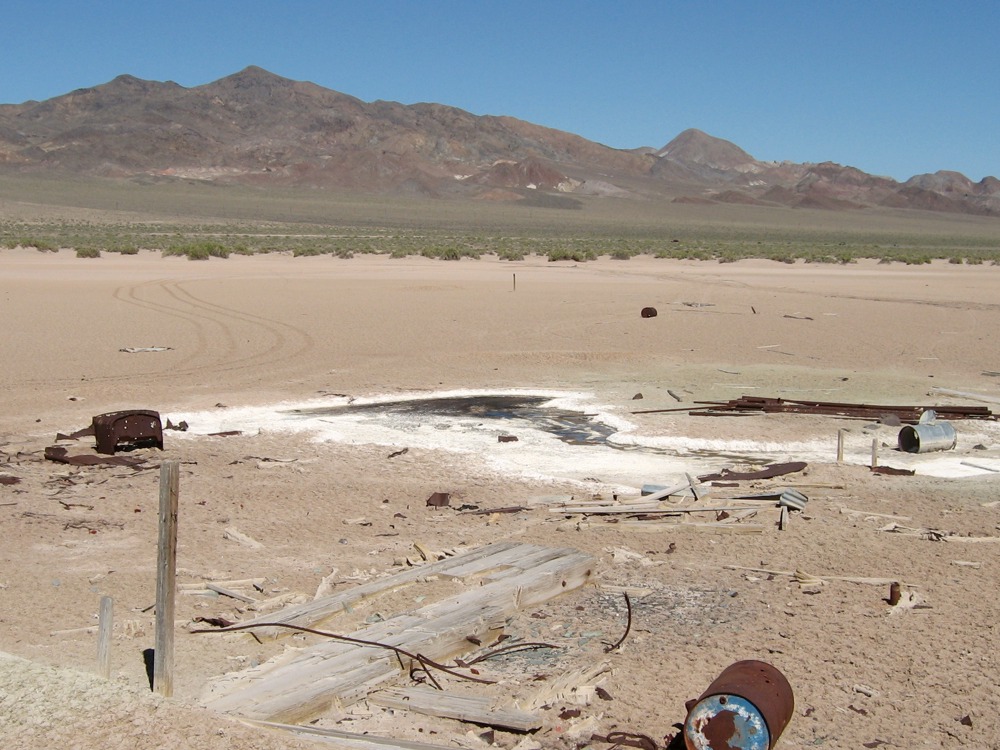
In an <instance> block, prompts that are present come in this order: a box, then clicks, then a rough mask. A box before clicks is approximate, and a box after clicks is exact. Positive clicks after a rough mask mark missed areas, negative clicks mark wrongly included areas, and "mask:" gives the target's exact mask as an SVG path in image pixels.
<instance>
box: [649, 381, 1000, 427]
mask: <svg viewBox="0 0 1000 750" xmlns="http://www.w3.org/2000/svg"><path fill="white" fill-rule="evenodd" d="M939 392H947V391H944V390H943V389H942V390H939ZM953 393H954V395H968V394H962V393H959V392H957V391H956V392H953ZM998 401H1000V399H998ZM928 409H932V410H934V411H936V412H937V413H938V415H939V416H940V417H942V418H944V419H988V420H996V419H997V418H998V417H997V415H995V414H993V413H992V412H991V411H990V410H989V409H988V408H986V407H984V406H886V405H880V404H857V403H836V402H830V401H803V400H792V399H783V398H773V397H767V396H741V397H740V398H737V399H732V400H730V401H696V402H695V405H693V406H690V407H678V408H674V409H647V410H643V411H635V412H632V413H633V414H656V413H666V412H678V411H686V412H688V413H690V414H691V415H693V416H724V415H727V414H739V413H743V412H756V413H764V414H814V415H819V416H828V417H843V418H847V419H868V420H879V419H881V418H882V417H885V416H887V415H891V416H895V417H897V418H898V419H899V420H900V421H901V422H902V423H904V424H917V423H918V422H919V421H920V415H921V414H923V413H924V412H925V411H927V410H928Z"/></svg>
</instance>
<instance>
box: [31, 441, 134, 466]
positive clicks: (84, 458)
mask: <svg viewBox="0 0 1000 750" xmlns="http://www.w3.org/2000/svg"><path fill="white" fill-rule="evenodd" d="M45 458H46V459H47V460H49V461H55V462H57V463H61V464H70V465H71V466H98V465H100V464H107V465H110V466H131V467H133V468H135V467H139V466H142V464H144V463H145V459H142V458H129V457H128V456H95V455H93V454H90V453H85V454H82V455H70V453H69V452H68V451H67V450H66V449H65V448H63V447H62V446H61V445H50V446H48V447H46V448H45Z"/></svg>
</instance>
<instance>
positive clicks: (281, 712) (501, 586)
mask: <svg viewBox="0 0 1000 750" xmlns="http://www.w3.org/2000/svg"><path fill="white" fill-rule="evenodd" d="M501 554H502V555H504V556H505V557H504V559H507V557H508V556H516V557H517V561H516V562H513V561H512V562H511V563H510V565H509V566H508V567H504V568H501V569H500V570H497V571H495V572H494V573H492V574H491V575H490V577H489V578H488V579H486V580H484V581H483V582H482V583H483V585H480V586H475V587H472V588H469V589H467V590H465V591H462V592H461V593H459V594H456V595H453V596H449V597H447V598H445V599H443V600H441V601H438V602H435V603H433V604H429V605H427V606H424V607H421V608H420V609H416V610H411V611H408V612H403V613H400V614H397V615H395V616H392V617H389V618H388V619H386V620H385V621H383V622H378V623H375V624H373V625H370V626H368V627H366V628H364V629H363V630H360V631H358V632H355V633H351V634H350V637H352V638H356V639H359V640H366V641H375V642H378V643H381V644H387V645H391V646H395V647H397V648H401V649H405V650H406V651H408V652H410V653H414V654H420V655H421V656H423V657H425V658H428V659H432V660H434V661H439V662H443V661H445V660H448V659H451V658H454V657H455V656H458V655H460V654H464V653H468V652H469V651H471V650H472V649H473V648H475V646H474V644H473V643H472V642H470V641H469V640H468V637H469V636H472V637H474V638H476V639H478V640H480V641H481V642H487V641H488V640H489V639H490V638H491V637H495V636H496V635H497V634H498V633H499V632H500V631H502V629H503V627H504V625H505V624H506V621H507V618H508V617H510V616H511V615H512V614H514V612H516V611H517V610H518V609H520V608H525V607H533V606H535V605H537V604H540V603H541V602H544V601H547V600H548V599H551V598H553V597H555V596H558V595H559V594H561V593H564V592H567V591H572V590H573V589H575V588H578V587H579V586H582V585H583V584H584V583H586V582H587V581H588V580H590V578H591V577H592V575H593V571H594V565H595V560H594V558H593V557H591V556H590V555H588V554H585V553H582V552H578V551H576V550H573V549H551V548H545V547H537V546H535V545H528V544H525V545H517V549H515V548H506V549H504V550H503V551H502V552H501ZM409 666H410V665H409V664H403V665H402V669H401V665H400V660H399V659H398V658H397V656H396V653H395V652H393V651H391V650H387V649H385V648H377V647H372V646H359V645H357V644H352V643H345V642H343V641H338V640H326V641H323V642H320V643H318V644H316V645H313V646H310V647H308V648H305V649H301V650H296V651H290V652H288V653H286V654H283V655H282V656H280V657H277V658H276V659H274V660H271V661H269V662H266V663H265V664H262V665H260V666H259V667H257V668H255V669H251V670H247V671H246V672H243V673H240V674H238V675H232V676H227V677H226V678H224V679H223V680H220V681H219V682H217V683H216V684H215V685H214V686H213V687H212V693H213V695H211V696H210V697H209V700H208V706H209V707H210V708H212V709H214V710H217V711H222V712H227V713H234V714H238V715H240V716H244V717H247V718H252V719H258V720H267V721H279V722H292V723H296V722H301V721H308V720H309V719H311V718H313V717H315V716H316V715H318V714H320V713H322V712H323V711H325V710H327V709H328V708H329V707H331V706H332V705H335V704H339V705H349V704H351V703H354V702H356V701H358V700H361V699H362V698H365V697H366V696H367V695H368V694H370V693H371V692H373V691H375V690H377V689H379V688H380V687H382V686H383V684H384V683H386V682H388V681H390V680H392V679H394V678H396V677H399V676H400V675H405V673H406V671H407V670H408V669H409Z"/></svg>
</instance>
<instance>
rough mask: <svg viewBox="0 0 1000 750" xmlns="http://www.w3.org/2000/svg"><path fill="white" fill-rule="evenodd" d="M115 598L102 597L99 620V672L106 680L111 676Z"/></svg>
mask: <svg viewBox="0 0 1000 750" xmlns="http://www.w3.org/2000/svg"><path fill="white" fill-rule="evenodd" d="M113 612H114V600H113V599H112V598H111V597H110V596H102V597H101V613H100V615H99V617H98V620H97V623H98V625H97V673H98V674H99V675H100V676H101V677H103V678H104V679H105V680H107V679H109V678H110V677H111V633H112V631H113V630H114V614H113Z"/></svg>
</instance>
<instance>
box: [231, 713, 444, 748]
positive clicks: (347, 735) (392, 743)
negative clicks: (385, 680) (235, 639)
mask: <svg viewBox="0 0 1000 750" xmlns="http://www.w3.org/2000/svg"><path fill="white" fill-rule="evenodd" d="M241 721H242V722H243V723H244V724H249V725H251V726H256V727H266V728H269V729H280V730H283V731H286V732H292V733H293V734H305V735H310V736H313V737H323V738H330V739H333V740H336V744H337V745H340V746H344V747H353V748H360V749H361V750H454V748H453V747H452V746H445V745H431V744H428V743H426V742H415V741H413V740H402V739H395V738H393V737H378V736H375V735H371V734H360V733H358V732H345V731H344V730H342V729H329V728H323V727H312V726H301V725H298V724H283V723H281V722H275V721H254V720H253V719H246V718H244V719H241Z"/></svg>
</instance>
